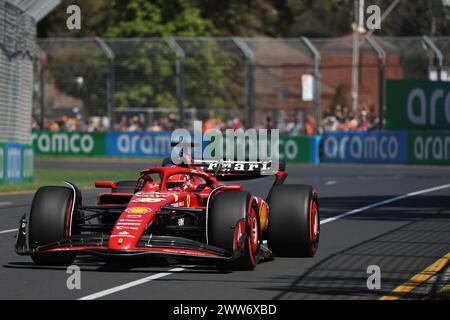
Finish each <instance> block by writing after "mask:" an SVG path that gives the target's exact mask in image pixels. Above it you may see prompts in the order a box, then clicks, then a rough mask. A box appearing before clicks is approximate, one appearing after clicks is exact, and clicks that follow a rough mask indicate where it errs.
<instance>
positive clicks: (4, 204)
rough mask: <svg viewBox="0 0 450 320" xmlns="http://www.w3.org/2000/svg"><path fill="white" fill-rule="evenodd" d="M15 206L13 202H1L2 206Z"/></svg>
mask: <svg viewBox="0 0 450 320" xmlns="http://www.w3.org/2000/svg"><path fill="white" fill-rule="evenodd" d="M10 204H13V203H12V202H9V201H6V202H0V206H6V205H8V206H9V205H10Z"/></svg>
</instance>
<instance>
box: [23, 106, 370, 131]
mask: <svg viewBox="0 0 450 320" xmlns="http://www.w3.org/2000/svg"><path fill="white" fill-rule="evenodd" d="M264 119H265V120H264V123H263V124H262V125H257V128H258V129H259V128H263V129H268V130H272V129H279V130H280V133H281V134H288V135H291V136H300V135H307V136H311V135H314V134H316V132H317V131H319V133H323V132H325V131H371V130H377V129H378V127H379V120H378V117H376V116H375V114H374V112H373V111H372V110H369V108H367V107H366V106H364V105H362V106H360V107H359V108H358V110H356V112H353V111H350V110H349V109H348V108H346V107H341V106H340V105H338V106H336V108H335V110H334V111H333V112H332V113H330V114H329V115H327V116H326V117H324V118H323V119H322V122H321V125H320V127H319V130H317V123H316V119H315V118H314V116H313V115H312V114H310V113H308V114H306V115H303V116H301V117H299V116H298V114H295V113H293V114H291V115H289V116H286V117H277V118H276V120H275V119H274V118H273V117H272V116H271V115H267V116H266V117H265V118H264ZM108 127H109V121H108V119H107V118H106V117H90V118H87V119H80V118H77V117H75V116H74V117H68V116H66V115H63V116H61V117H60V118H59V119H57V120H49V119H48V118H45V119H44V126H43V128H41V126H40V124H39V121H37V120H36V119H34V120H33V124H32V128H33V130H41V129H43V130H48V131H67V132H75V131H81V132H102V131H106V130H107V128H108ZM177 127H178V121H177V119H176V118H175V117H174V116H165V117H160V118H159V119H154V120H152V121H148V120H147V119H146V117H145V115H144V114H139V115H133V116H126V115H122V116H121V117H120V118H119V119H118V120H117V121H116V123H115V125H114V131H118V132H161V131H173V130H174V129H176V128H177ZM213 128H214V129H219V130H222V131H223V130H225V129H233V130H237V129H245V127H244V124H243V121H242V120H241V119H239V118H238V117H232V118H229V119H222V118H220V117H218V116H214V115H212V114H211V115H210V116H209V117H208V118H207V119H206V120H204V121H203V131H206V130H208V129H213Z"/></svg>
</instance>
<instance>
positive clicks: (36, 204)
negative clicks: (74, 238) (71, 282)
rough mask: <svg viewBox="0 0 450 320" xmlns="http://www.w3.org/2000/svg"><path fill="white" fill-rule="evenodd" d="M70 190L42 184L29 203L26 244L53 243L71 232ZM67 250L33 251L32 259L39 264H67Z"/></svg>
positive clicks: (34, 246)
mask: <svg viewBox="0 0 450 320" xmlns="http://www.w3.org/2000/svg"><path fill="white" fill-rule="evenodd" d="M74 205H75V204H74V203H73V191H72V190H71V189H70V188H66V187H41V188H39V190H38V191H37V192H36V194H35V196H34V198H33V202H32V205H31V212H30V224H29V237H28V239H29V245H30V248H31V249H35V248H37V247H38V246H42V245H47V244H51V243H55V242H58V241H61V240H64V239H66V238H68V237H69V236H70V235H71V231H72V230H71V227H72V226H71V223H72V214H73V206H74ZM74 258H75V257H74V255H72V254H69V253H33V254H32V255H31V259H32V260H33V261H34V262H35V263H36V264H39V265H51V266H54V265H64V266H67V265H70V264H72V262H73V260H74Z"/></svg>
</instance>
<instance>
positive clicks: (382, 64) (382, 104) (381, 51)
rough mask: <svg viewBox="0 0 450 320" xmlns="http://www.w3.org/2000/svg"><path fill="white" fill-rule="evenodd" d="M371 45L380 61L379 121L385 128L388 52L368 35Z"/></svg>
mask: <svg viewBox="0 0 450 320" xmlns="http://www.w3.org/2000/svg"><path fill="white" fill-rule="evenodd" d="M366 40H367V42H368V43H369V45H370V46H371V47H372V49H373V50H374V51H375V52H376V53H377V55H378V60H379V62H380V65H379V69H378V86H379V87H378V90H379V91H378V93H379V102H378V103H379V106H378V108H379V109H378V110H379V111H378V115H379V118H380V121H379V129H380V130H383V128H384V109H385V103H386V97H385V96H386V90H385V68H386V52H385V51H384V49H383V48H382V47H381V46H380V44H379V43H378V42H377V41H376V40H375V39H374V38H373V37H368V38H366Z"/></svg>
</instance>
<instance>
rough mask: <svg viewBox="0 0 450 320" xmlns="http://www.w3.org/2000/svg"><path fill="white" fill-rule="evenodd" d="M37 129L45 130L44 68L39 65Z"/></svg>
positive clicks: (41, 64) (42, 65)
mask: <svg viewBox="0 0 450 320" xmlns="http://www.w3.org/2000/svg"><path fill="white" fill-rule="evenodd" d="M39 113H40V114H39V128H40V130H45V67H44V64H43V63H42V62H41V63H40V70H39Z"/></svg>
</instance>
